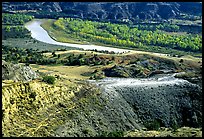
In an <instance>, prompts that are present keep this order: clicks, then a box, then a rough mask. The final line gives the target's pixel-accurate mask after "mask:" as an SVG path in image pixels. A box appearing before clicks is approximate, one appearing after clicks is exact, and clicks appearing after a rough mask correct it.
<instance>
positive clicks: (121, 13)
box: [2, 2, 202, 21]
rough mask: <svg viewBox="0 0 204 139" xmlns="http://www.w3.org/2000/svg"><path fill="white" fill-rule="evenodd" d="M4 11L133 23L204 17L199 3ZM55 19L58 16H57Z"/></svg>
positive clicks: (56, 5) (36, 5)
mask: <svg viewBox="0 0 204 139" xmlns="http://www.w3.org/2000/svg"><path fill="white" fill-rule="evenodd" d="M2 10H3V11H4V12H6V11H7V12H8V11H9V12H12V11H14V12H15V11H19V10H21V11H22V10H28V11H29V10H30V11H32V10H33V11H34V12H36V13H38V12H41V14H43V12H46V13H45V14H44V16H45V17H46V14H48V13H62V15H64V16H72V17H79V18H89V19H99V20H105V19H108V20H112V21H117V20H124V21H128V20H132V21H138V19H142V20H145V19H148V20H151V19H156V20H163V19H164V20H166V19H169V18H173V17H175V18H177V17H178V16H179V15H180V14H182V13H186V14H191V15H202V13H201V11H202V3H199V2H191V3H189V2H32V3H31V2H29V3H28V2H3V4H2ZM53 17H54V16H53Z"/></svg>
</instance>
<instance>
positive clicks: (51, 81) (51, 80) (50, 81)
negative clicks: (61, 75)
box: [43, 76, 55, 84]
mask: <svg viewBox="0 0 204 139" xmlns="http://www.w3.org/2000/svg"><path fill="white" fill-rule="evenodd" d="M43 81H44V82H46V83H48V84H54V83H55V77H53V76H44V77H43Z"/></svg>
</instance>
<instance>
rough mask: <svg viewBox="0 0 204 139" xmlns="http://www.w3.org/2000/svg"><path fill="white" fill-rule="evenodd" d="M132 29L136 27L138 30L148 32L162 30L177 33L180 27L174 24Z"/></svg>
mask: <svg viewBox="0 0 204 139" xmlns="http://www.w3.org/2000/svg"><path fill="white" fill-rule="evenodd" d="M134 27H137V28H138V29H139V30H150V31H156V30H164V31H168V32H177V31H179V29H180V27H179V26H177V25H174V24H167V23H164V24H158V25H135V26H134Z"/></svg>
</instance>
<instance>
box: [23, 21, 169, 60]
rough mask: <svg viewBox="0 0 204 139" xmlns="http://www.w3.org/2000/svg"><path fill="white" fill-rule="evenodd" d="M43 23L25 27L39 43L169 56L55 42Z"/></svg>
mask: <svg viewBox="0 0 204 139" xmlns="http://www.w3.org/2000/svg"><path fill="white" fill-rule="evenodd" d="M42 23H43V20H41V19H34V20H32V21H30V22H28V23H26V24H25V27H26V28H27V29H28V30H29V31H30V32H31V37H32V38H34V39H36V40H38V41H41V42H44V43H48V44H54V45H62V46H68V47H75V48H82V49H84V50H98V51H102V50H104V51H109V52H115V53H125V52H133V53H139V54H150V53H151V54H154V55H157V56H168V54H162V53H153V52H144V51H135V50H129V49H120V48H112V47H106V46H99V45H92V44H89V45H86V44H71V43H63V42H57V41H55V40H53V39H52V38H51V37H50V36H49V35H48V33H47V31H46V30H44V29H43V28H42V27H41V24H42Z"/></svg>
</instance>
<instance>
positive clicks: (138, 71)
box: [104, 65, 147, 78]
mask: <svg viewBox="0 0 204 139" xmlns="http://www.w3.org/2000/svg"><path fill="white" fill-rule="evenodd" d="M104 73H105V76H107V77H125V78H136V77H142V78H144V77H147V75H146V74H145V73H144V69H143V68H142V67H141V66H138V65H129V66H116V65H115V66H113V67H112V68H107V69H105V70H104Z"/></svg>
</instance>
